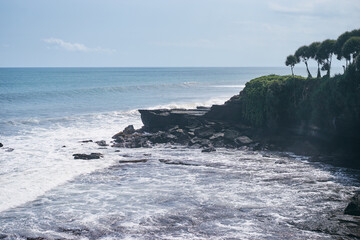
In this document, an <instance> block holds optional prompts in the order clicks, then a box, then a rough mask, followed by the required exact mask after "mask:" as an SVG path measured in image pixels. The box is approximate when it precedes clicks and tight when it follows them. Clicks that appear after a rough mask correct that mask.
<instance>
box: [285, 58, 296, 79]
mask: <svg viewBox="0 0 360 240" xmlns="http://www.w3.org/2000/svg"><path fill="white" fill-rule="evenodd" d="M298 62H299V59H298V58H296V57H295V56H294V55H289V56H287V58H286V61H285V65H286V66H290V68H291V73H292V75H293V76H294V66H295V64H297V63H298Z"/></svg>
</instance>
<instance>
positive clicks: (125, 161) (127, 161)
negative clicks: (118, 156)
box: [119, 159, 148, 163]
mask: <svg viewBox="0 0 360 240" xmlns="http://www.w3.org/2000/svg"><path fill="white" fill-rule="evenodd" d="M147 161H148V159H137V160H120V161H119V163H140V162H147Z"/></svg>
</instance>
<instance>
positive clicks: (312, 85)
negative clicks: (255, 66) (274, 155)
mask: <svg viewBox="0 0 360 240" xmlns="http://www.w3.org/2000/svg"><path fill="white" fill-rule="evenodd" d="M239 100H240V103H241V109H242V110H241V114H242V116H241V119H243V120H245V121H246V122H247V123H249V124H250V125H252V126H256V127H266V128H276V127H286V126H292V125H295V124H299V123H305V124H306V125H308V126H309V125H314V126H317V127H320V128H331V127H333V126H334V121H336V120H338V119H342V120H345V122H346V123H347V124H350V125H353V126H354V127H358V126H359V124H360V72H359V71H356V70H355V68H349V69H348V70H347V71H346V73H344V74H343V75H336V76H334V77H332V78H329V77H323V78H320V79H317V78H303V77H300V76H277V75H269V76H264V77H259V78H256V79H253V80H251V81H249V82H248V83H246V87H245V88H244V90H243V91H242V92H241V93H240V96H239Z"/></svg>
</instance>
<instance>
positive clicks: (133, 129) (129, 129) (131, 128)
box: [123, 125, 135, 135]
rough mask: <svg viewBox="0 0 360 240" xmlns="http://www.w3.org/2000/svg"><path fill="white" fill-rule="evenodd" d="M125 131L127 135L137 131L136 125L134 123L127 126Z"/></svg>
mask: <svg viewBox="0 0 360 240" xmlns="http://www.w3.org/2000/svg"><path fill="white" fill-rule="evenodd" d="M123 133H125V134H126V135H130V134H133V133H135V128H134V126H133V125H129V126H127V127H126V128H125V129H124V130H123Z"/></svg>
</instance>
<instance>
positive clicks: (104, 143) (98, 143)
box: [95, 140, 109, 147]
mask: <svg viewBox="0 0 360 240" xmlns="http://www.w3.org/2000/svg"><path fill="white" fill-rule="evenodd" d="M95 143H96V144H97V145H99V146H101V147H106V146H109V144H106V141H105V140H101V141H96V142H95Z"/></svg>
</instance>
